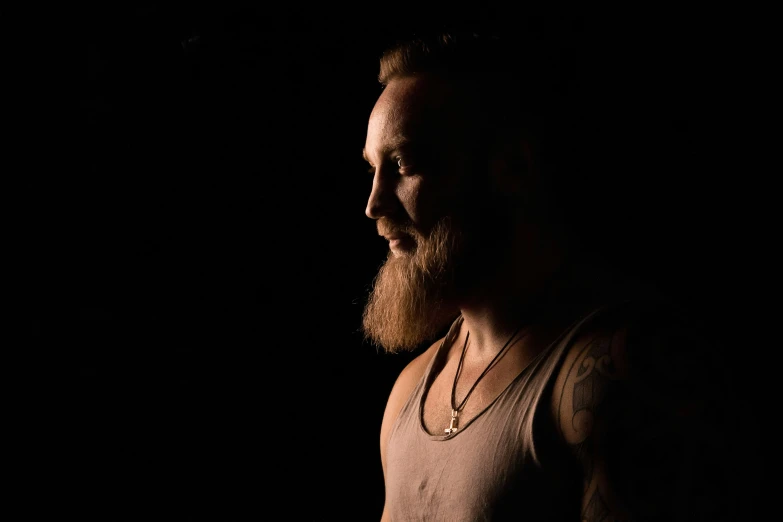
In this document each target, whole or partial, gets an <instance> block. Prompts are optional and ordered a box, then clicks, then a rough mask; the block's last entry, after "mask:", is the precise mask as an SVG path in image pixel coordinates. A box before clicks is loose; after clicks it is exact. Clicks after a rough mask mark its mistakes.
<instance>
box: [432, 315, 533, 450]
mask: <svg viewBox="0 0 783 522" xmlns="http://www.w3.org/2000/svg"><path fill="white" fill-rule="evenodd" d="M521 329H522V327H521V326H520V327H519V328H517V329H516V330H515V331H514V333H513V334H511V337H509V338H508V341H506V344H504V345H503V348H501V349H500V351H498V353H496V354H495V356H494V357H493V358H492V360H491V361H489V364H488V365H487V367H486V368H484V371H483V372H481V375H479V376H478V379H476V382H474V383H473V386H471V387H470V389H469V390H468V393H467V395H465V398H464V399H462V402H460V403H459V404H458V405H457V404H455V403H456V397H455V396H454V395H455V393H456V391H457V379H459V375H460V373H462V363H463V361H464V360H465V354H466V353H467V351H468V339H470V332H468V333H467V334H466V335H465V345H464V346H463V347H462V355H460V357H459V364H457V373H455V374H454V383H453V384H452V385H451V423H450V424H449V427H448V428H446V429H445V430H443V431H445V432H446V434H447V435H451V434H452V433H454V432H455V431H457V429H458V428H457V423H458V420H459V412H460V411H462V408H463V407H464V406H465V403H466V402H468V397H470V394H471V393H473V390H475V389H476V385H477V384H478V383H479V381H480V380H481V379H483V378H484V376H485V375H486V374H487V372H489V370H491V369H492V367H493V366H495V363H496V362H497V361H498V360H499V359H500V357H501V355H502V354H504V353H505V352H506V350H507V349H508V347H509V346H510V345H511V340H512V339H514V337H516V336H517V334H518V333H519V330H521Z"/></svg>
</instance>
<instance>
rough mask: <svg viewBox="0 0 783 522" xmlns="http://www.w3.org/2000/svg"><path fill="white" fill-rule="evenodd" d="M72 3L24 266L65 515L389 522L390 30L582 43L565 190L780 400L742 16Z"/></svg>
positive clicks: (601, 239)
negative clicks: (758, 351) (571, 169)
mask: <svg viewBox="0 0 783 522" xmlns="http://www.w3.org/2000/svg"><path fill="white" fill-rule="evenodd" d="M69 15H70V16H69V17H68V18H67V20H64V24H65V25H66V27H68V28H69V29H70V30H69V31H67V33H66V36H65V38H64V39H63V40H61V41H60V42H59V43H58V45H59V49H58V51H59V52H60V53H62V54H63V55H64V56H66V57H67V58H68V60H69V61H68V65H67V67H66V69H67V71H68V74H69V76H68V77H66V78H61V79H60V81H61V82H64V83H66V84H67V86H68V90H63V92H65V93H66V96H70V98H69V99H68V100H66V101H65V102H64V103H67V104H68V106H69V107H75V108H76V110H75V114H74V115H73V116H72V119H71V120H69V121H68V122H67V124H65V125H60V127H58V128H60V129H61V130H62V134H61V135H60V136H59V143H58V145H59V147H57V148H56V150H58V151H61V152H60V155H55V154H54V153H52V154H53V155H55V156H57V157H56V159H53V160H52V165H53V166H55V167H53V168H51V169H47V170H45V171H43V172H40V173H37V174H36V175H34V176H31V178H30V182H29V184H28V187H27V188H29V189H30V191H29V193H30V197H31V207H30V208H32V209H33V211H32V212H30V215H31V216H32V218H31V221H30V224H31V226H33V227H35V228H34V232H33V233H31V234H30V235H29V245H28V247H29V249H28V251H29V252H31V253H32V255H31V256H30V260H29V263H28V266H27V267H26V268H28V269H29V273H31V274H32V277H31V278H30V283H29V285H28V290H27V296H28V297H29V299H28V300H27V301H26V302H28V303H29V306H28V307H27V309H26V310H27V311H28V312H29V315H28V319H29V321H28V323H27V324H29V326H30V330H29V335H28V339H30V340H31V341H32V353H34V354H36V362H35V365H36V366H34V368H35V369H36V371H37V370H40V373H41V374H43V375H46V377H45V384H47V385H48V386H47V387H46V389H47V390H48V389H51V390H52V391H51V393H47V394H46V406H47V408H46V411H50V412H57V419H58V420H57V422H56V423H52V424H53V425H52V427H51V428H50V429H49V430H48V431H47V434H48V435H49V436H47V437H46V440H47V447H48V449H49V453H47V455H50V457H47V458H48V459H49V460H47V462H46V465H47V467H46V468H45V469H49V470H51V472H47V473H45V474H44V475H46V477H47V479H46V482H47V483H51V485H54V486H55V490H56V491H57V492H58V494H57V495H56V498H57V499H58V500H57V501H56V502H55V505H56V506H62V509H63V510H64V511H63V512H70V513H74V514H75V515H77V516H78V518H79V519H82V520H86V519H96V520H98V519H99V520H151V519H154V520H158V519H161V520H183V521H184V520H256V519H263V518H273V519H294V520H346V519H351V520H375V519H378V517H379V516H380V511H381V507H382V502H383V483H382V476H381V469H380V458H379V451H378V436H379V428H380V421H381V416H382V412H383V407H384V404H385V399H386V396H387V395H388V392H389V390H390V388H391V385H392V384H393V382H394V378H395V377H396V375H397V372H398V371H399V370H400V369H401V368H402V367H403V366H404V364H405V363H406V362H407V361H408V360H410V358H411V355H397V356H389V355H384V354H382V353H379V352H378V351H377V350H376V349H375V348H374V347H373V346H371V345H369V344H368V343H365V342H363V341H362V337H361V334H360V333H359V331H358V328H359V324H360V316H361V309H362V305H363V302H364V299H365V297H366V293H367V288H368V285H369V284H370V283H371V281H372V277H373V276H374V274H375V271H376V270H377V268H378V266H379V265H380V263H381V262H382V260H383V259H384V257H385V255H386V247H385V244H384V243H383V242H382V241H381V240H380V239H379V238H378V237H377V236H376V233H375V225H374V223H373V222H372V221H371V220H369V219H367V218H366V217H365V216H364V215H363V212H364V206H365V203H366V198H367V196H368V195H369V189H370V186H371V177H370V176H369V175H368V174H367V173H366V166H365V164H364V162H363V160H362V159H361V157H360V149H361V148H362V147H363V145H364V136H365V131H366V123H367V117H368V116H369V113H370V110H371V109H372V105H373V103H374V101H375V99H376V98H377V96H378V94H379V93H380V88H379V85H378V84H377V82H376V80H375V77H376V75H377V63H378V57H379V55H380V52H381V51H382V50H383V48H385V47H386V46H387V45H388V44H390V43H392V42H393V41H394V40H395V39H396V38H397V37H399V36H404V35H406V34H408V33H409V32H410V31H412V30H420V29H425V28H432V27H441V26H444V25H460V24H464V22H465V20H467V19H472V20H473V21H475V22H477V23H478V26H479V28H483V27H489V28H493V29H499V30H504V31H509V30H512V31H513V30H519V31H522V30H525V29H526V28H527V29H533V30H535V31H537V32H539V33H540V34H541V35H542V37H543V38H546V39H547V40H546V41H548V42H550V44H549V45H551V46H552V48H553V49H555V48H557V49H563V50H564V53H565V54H566V55H567V56H569V61H567V64H568V65H567V73H568V74H569V75H570V76H569V78H570V80H569V81H571V82H572V83H573V85H574V87H573V96H574V98H573V99H574V101H576V103H575V104H574V105H575V106H578V107H581V110H583V111H584V112H583V113H578V114H576V115H575V121H578V122H579V124H580V125H582V126H583V127H584V129H586V130H587V131H586V133H585V140H586V141H585V142H586V143H590V144H591V146H590V147H585V148H586V149H587V150H588V151H589V154H586V155H585V157H584V162H583V163H582V164H581V165H580V169H579V172H575V173H574V182H575V183H577V184H578V186H579V187H580V190H583V191H584V192H582V193H583V195H584V197H583V198H582V204H583V205H584V209H583V210H584V214H583V216H584V219H585V220H586V222H589V223H595V224H596V226H600V227H601V228H598V229H597V230H600V232H599V233H598V234H597V235H596V240H597V243H596V244H597V245H600V248H598V249H599V250H603V251H604V253H610V255H608V256H607V257H608V258H609V259H611V260H613V261H614V262H615V263H616V265H617V269H618V270H625V271H628V272H630V273H633V274H635V275H638V276H641V277H643V278H645V279H647V280H649V281H651V282H653V283H654V284H656V285H658V286H659V287H660V288H661V289H663V290H664V291H665V292H667V293H668V294H670V295H672V296H673V297H674V298H675V299H676V300H678V301H679V302H681V303H683V304H684V305H685V306H686V307H687V308H688V309H689V310H690V311H691V313H692V314H693V315H694V317H695V318H696V319H697V320H698V321H701V322H703V323H704V324H705V325H706V326H707V327H708V329H709V330H710V331H712V332H714V333H715V337H716V340H717V341H718V342H717V343H716V351H721V352H722V353H725V354H728V356H729V358H730V361H731V364H732V372H733V373H732V374H733V376H734V378H735V379H736V382H737V383H739V384H740V386H739V388H740V389H742V390H743V393H745V394H746V395H744V396H743V400H744V401H745V402H744V403H743V406H742V407H743V408H744V409H747V410H748V411H750V412H752V416H753V417H760V413H762V412H764V411H765V410H764V406H763V404H764V403H763V399H764V397H762V396H761V395H760V391H759V390H761V389H760V388H757V387H756V385H758V384H761V383H764V382H765V380H764V378H762V377H763V376H764V375H766V374H762V377H758V374H754V375H755V377H751V376H750V374H749V370H750V369H751V367H753V366H754V364H753V358H752V357H751V355H750V354H751V353H754V352H753V351H752V350H753V348H752V346H751V345H752V343H751V342H750V341H749V336H750V335H751V333H755V332H756V331H757V327H756V323H757V322H759V321H760V317H761V312H760V309H761V305H760V302H759V301H758V299H757V297H758V294H757V292H759V290H757V288H758V281H761V280H762V279H763V275H764V274H765V272H764V269H763V267H762V265H761V264H760V261H759V259H760V257H759V256H760V254H759V253H758V244H759V237H763V234H764V231H763V229H762V228H761V227H760V226H758V223H757V222H755V221H754V220H753V219H752V218H751V217H749V216H750V213H751V212H752V211H753V210H754V207H755V204H754V201H755V200H754V197H755V196H754V195H755V192H754V190H756V189H754V188H753V183H752V179H753V178H750V179H749V178H748V177H747V176H748V173H746V172H745V173H743V172H742V171H738V170H737V166H738V165H741V164H742V162H743V157H742V153H741V152H738V151H743V150H744V149H743V145H744V142H743V139H744V136H745V133H744V132H741V128H739V127H741V125H742V124H741V123H739V121H740V120H739V116H740V115H741V113H743V111H744V110H745V101H746V98H745V96H746V91H745V90H744V89H743V88H742V85H743V82H742V81H740V79H741V78H745V76H744V75H745V74H746V73H747V71H746V69H747V67H748V65H747V61H745V60H744V59H742V50H741V49H740V45H739V43H740V41H741V40H742V39H741V37H740V36H739V34H740V33H739V29H744V28H743V27H740V25H741V23H740V22H739V21H738V20H732V19H731V18H730V17H727V18H725V19H721V20H720V21H719V22H713V21H712V20H711V19H709V18H703V17H702V18H700V19H696V18H683V17H674V16H671V17H666V16H665V17H661V18H660V19H659V18H655V17H648V16H640V15H636V14H634V15H633V16H632V15H631V14H630V13H626V14H625V15H623V14H617V13H615V17H617V16H619V20H620V22H619V23H618V19H617V18H614V19H606V18H605V17H604V16H602V15H600V14H599V13H585V12H576V11H574V12H565V13H560V14H558V15H553V14H546V15H544V14H540V13H533V12H527V13H525V12H524V10H523V11H522V12H519V13H512V12H503V11H499V10H498V11H491V10H487V11H486V12H484V11H482V12H480V13H479V12H471V13H449V14H443V13H440V14H436V15H426V16H425V15H424V14H420V15H417V16H412V15H410V13H407V14H405V15H404V16H402V15H399V13H398V14H397V15H394V16H392V15H391V14H390V13H381V12H379V11H377V12H370V11H366V10H359V12H357V11H356V9H353V8H351V9H345V10H343V11H340V10H334V9H331V8H325V7H321V8H311V7H308V8H306V9H305V8H302V9H301V10H300V9H298V8H293V7H291V8H281V9H279V10H278V11H276V12H271V11H269V10H268V9H263V8H247V7H242V6H237V5H233V6H230V7H228V6H226V7H211V8H206V7H202V8H192V7H191V8H155V7H148V8H127V9H120V8H98V9H96V10H89V11H88V10H83V11H78V12H71V13H69ZM743 34H744V33H743ZM738 128H739V129H738ZM590 220H592V221H590ZM605 248H610V249H609V250H606V249H605ZM764 389H765V390H766V388H764ZM756 429H757V428H756V426H755V424H753V425H751V424H749V425H748V430H749V433H752V435H750V436H749V437H751V439H753V440H754V441H755V438H756V437H762V434H761V432H758V434H757V432H756ZM758 442H759V444H761V441H760V440H759V441H758ZM759 470H761V465H759ZM755 482H756V480H755V478H752V477H751V478H749V483H751V484H755ZM753 487H755V485H754V486H751V487H750V488H751V489H752V488H753ZM52 502H54V501H52ZM63 503H64V504H63ZM273 513H276V514H274V515H273Z"/></svg>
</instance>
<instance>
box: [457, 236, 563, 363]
mask: <svg viewBox="0 0 783 522" xmlns="http://www.w3.org/2000/svg"><path fill="white" fill-rule="evenodd" d="M535 252H536V255H531V250H530V249H528V250H526V251H525V252H521V251H519V250H518V251H517V252H515V253H514V254H516V255H514V254H512V255H510V256H508V258H507V259H508V260H509V262H508V263H506V264H505V265H504V269H501V270H488V271H486V272H485V273H486V274H488V275H487V277H484V278H482V280H481V283H480V284H477V285H473V287H472V289H471V291H469V292H466V293H465V294H464V296H463V299H460V301H459V304H458V307H459V310H460V313H461V314H462V318H463V325H464V328H466V329H467V331H468V332H470V339H471V345H472V346H473V348H471V350H475V352H477V353H481V354H483V355H484V356H490V355H494V354H495V353H496V352H497V351H498V350H499V349H500V348H501V347H502V346H503V344H504V343H505V342H506V341H507V340H508V337H509V336H510V335H511V334H512V333H513V332H514V331H515V330H516V329H517V328H519V327H522V328H523V329H524V328H527V327H531V326H535V325H536V324H537V323H539V322H541V321H544V320H545V318H546V317H547V315H548V314H549V312H551V311H553V309H554V308H555V307H556V306H558V305H559V304H560V299H558V296H561V295H562V294H563V293H564V292H565V291H567V290H568V289H569V288H570V287H571V283H572V281H571V280H570V277H569V275H570V271H569V259H568V257H567V255H566V252H565V251H564V250H563V249H561V248H558V247H557V246H556V245H555V244H549V245H544V246H543V247H541V248H538V249H536V250H535Z"/></svg>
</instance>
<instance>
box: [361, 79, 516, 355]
mask: <svg viewBox="0 0 783 522" xmlns="http://www.w3.org/2000/svg"><path fill="white" fill-rule="evenodd" d="M458 100H459V98H458V96H456V95H455V93H454V91H453V90H452V89H451V88H450V87H449V86H448V84H446V83H445V82H444V81H442V80H439V79H438V78H437V77H434V76H427V75H419V76H415V77H401V78H396V79H393V80H392V81H391V82H389V84H388V85H387V86H386V87H385V89H384V90H383V92H382V94H381V96H380V97H379V98H378V100H377V102H376V104H375V106H374V108H373V111H372V113H371V115H370V119H369V123H368V130H367V137H366V142H365V147H364V156H365V159H366V160H367V161H368V163H369V164H370V165H371V169H370V172H371V173H372V174H373V182H372V189H371V192H370V195H369V200H368V202H367V208H366V214H367V216H368V217H369V218H371V219H374V220H376V222H377V226H378V233H379V235H381V236H383V237H384V238H386V239H387V240H388V241H389V249H390V251H389V255H388V257H387V259H386V261H385V263H384V264H383V266H382V267H381V268H380V270H379V272H378V275H377V276H376V278H375V281H374V283H373V288H372V291H371V293H370V296H369V299H368V303H367V305H366V307H365V310H364V314H363V328H364V332H365V335H366V336H367V337H368V338H370V339H371V340H373V341H374V342H375V343H376V344H378V345H380V346H382V347H383V348H384V349H385V350H387V351H390V352H396V351H400V350H410V349H414V348H416V347H417V346H419V345H420V344H421V343H422V342H424V341H426V340H429V339H432V338H434V336H435V335H436V334H437V333H438V332H440V331H441V330H442V329H443V328H444V327H445V326H447V325H448V323H449V322H450V321H451V320H452V319H453V318H454V317H455V315H456V313H458V308H457V305H456V303H457V300H458V298H459V297H460V292H461V291H463V290H464V289H465V288H466V287H467V286H469V285H470V284H471V281H474V280H475V279H476V277H477V275H478V273H479V272H480V271H481V270H482V269H485V268H486V267H485V266H484V265H483V259H486V257H487V255H490V256H491V252H492V245H493V244H495V243H497V242H498V239H499V238H498V236H503V232H504V230H505V229H504V227H503V223H504V222H505V220H504V219H503V216H502V215H500V213H501V210H499V209H502V208H503V206H502V205H498V204H493V203H494V201H493V198H492V193H493V192H492V190H491V189H490V185H489V184H488V183H489V182H488V181H487V180H488V176H486V175H483V174H484V172H483V169H485V168H488V162H487V161H486V159H483V158H482V156H481V154H480V153H477V151H476V137H475V135H474V134H472V133H471V125H470V123H469V122H470V121H471V120H470V118H469V117H468V116H467V113H466V111H465V110H463V107H462V105H464V104H460V103H459V102H458Z"/></svg>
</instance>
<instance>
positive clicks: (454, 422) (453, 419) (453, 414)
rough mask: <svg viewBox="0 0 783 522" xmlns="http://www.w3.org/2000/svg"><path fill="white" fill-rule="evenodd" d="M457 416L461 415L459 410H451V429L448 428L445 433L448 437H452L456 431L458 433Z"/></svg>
mask: <svg viewBox="0 0 783 522" xmlns="http://www.w3.org/2000/svg"><path fill="white" fill-rule="evenodd" d="M457 415H459V412H458V411H457V410H451V423H450V424H449V427H448V428H446V429H445V430H443V431H445V432H446V435H451V434H452V433H454V432H455V431H457Z"/></svg>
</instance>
